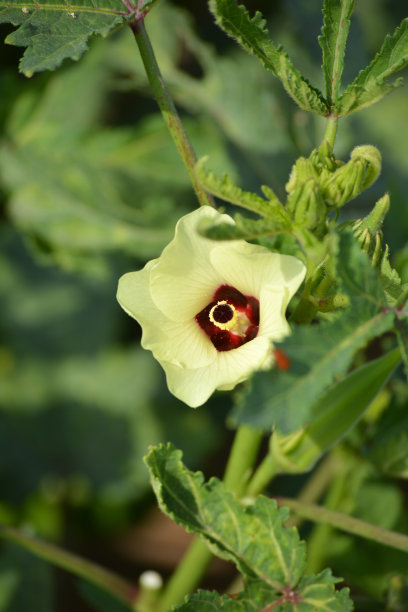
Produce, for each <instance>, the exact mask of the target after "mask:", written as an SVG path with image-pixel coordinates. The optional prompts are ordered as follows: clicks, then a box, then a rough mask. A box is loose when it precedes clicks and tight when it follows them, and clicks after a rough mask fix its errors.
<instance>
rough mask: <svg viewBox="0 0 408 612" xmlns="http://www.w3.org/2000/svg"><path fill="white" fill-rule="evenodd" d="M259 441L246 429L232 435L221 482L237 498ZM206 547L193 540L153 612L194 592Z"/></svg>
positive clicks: (162, 610) (205, 558)
mask: <svg viewBox="0 0 408 612" xmlns="http://www.w3.org/2000/svg"><path fill="white" fill-rule="evenodd" d="M261 440H262V433H261V432H259V431H257V430H255V429H252V428H251V427H249V426H247V425H243V426H242V427H240V428H239V429H238V431H237V433H236V435H235V439H234V442H233V445H232V448H231V452H230V456H229V459H228V462H227V467H226V470H225V475H224V479H223V482H224V484H225V486H226V487H227V488H228V490H229V491H231V492H232V493H234V494H235V495H236V496H237V497H240V496H241V495H242V494H243V493H244V490H245V485H246V483H247V481H248V478H249V475H250V474H251V471H252V468H253V465H254V463H255V461H256V457H257V454H258V450H259V445H260V443H261ZM212 557H213V555H212V553H211V552H210V550H209V549H208V547H207V545H206V544H205V543H204V542H203V541H202V540H199V539H198V538H194V540H193V542H192V544H191V546H190V548H189V549H188V551H187V553H186V554H185V556H184V557H183V559H182V561H181V563H180V564H179V565H178V567H177V568H176V570H175V572H174V574H173V575H172V576H171V578H170V580H169V581H168V583H167V585H166V587H165V589H164V592H163V595H162V596H161V598H160V600H159V604H158V606H157V608H156V610H155V612H167V610H169V609H170V608H171V607H172V606H174V605H175V604H177V603H179V602H180V601H182V600H183V597H184V596H185V595H186V594H187V593H190V592H191V591H193V590H194V588H195V587H196V586H197V585H198V584H199V582H200V580H201V578H202V577H203V575H204V573H205V572H206V570H207V567H208V565H209V563H210V561H211V560H212Z"/></svg>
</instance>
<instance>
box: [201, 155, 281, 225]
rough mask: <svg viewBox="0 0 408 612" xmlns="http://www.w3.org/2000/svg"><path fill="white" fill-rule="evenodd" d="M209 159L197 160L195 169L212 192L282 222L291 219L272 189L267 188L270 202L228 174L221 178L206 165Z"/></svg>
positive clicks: (202, 182) (223, 198)
mask: <svg viewBox="0 0 408 612" xmlns="http://www.w3.org/2000/svg"><path fill="white" fill-rule="evenodd" d="M207 160H208V157H203V158H201V159H200V160H199V161H198V162H197V164H196V166H195V170H194V171H195V174H196V176H197V178H198V180H199V182H200V183H201V185H202V186H203V187H204V188H205V189H207V190H208V191H209V192H210V193H212V194H213V195H215V196H217V197H218V198H221V199H222V200H225V201H226V202H231V204H236V205H237V206H241V207H242V208H246V209H247V210H252V212H255V213H257V214H258V215H262V216H263V217H269V218H272V219H275V220H278V221H281V222H288V221H289V217H288V215H287V213H286V211H285V209H284V207H283V205H282V204H281V202H280V201H279V199H278V198H277V197H276V195H275V194H274V193H273V191H272V189H269V188H265V191H266V193H267V194H268V195H267V197H268V198H269V202H268V201H267V200H265V199H264V198H261V197H260V196H259V195H257V194H256V193H252V192H250V191H243V190H242V189H241V188H240V187H238V185H236V184H235V183H234V182H233V181H232V179H230V178H229V176H228V175H227V174H224V176H223V177H222V178H219V177H217V176H215V174H213V173H212V172H210V171H209V170H207V168H206V167H205V165H206V162H207Z"/></svg>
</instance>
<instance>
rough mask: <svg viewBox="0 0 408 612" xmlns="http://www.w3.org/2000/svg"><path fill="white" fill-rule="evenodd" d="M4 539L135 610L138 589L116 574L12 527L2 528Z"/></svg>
mask: <svg viewBox="0 0 408 612" xmlns="http://www.w3.org/2000/svg"><path fill="white" fill-rule="evenodd" d="M0 536H1V537H3V538H6V539H7V540H10V541H11V542H15V543H16V544H18V545H19V546H22V547H23V548H25V549H26V550H28V551H30V552H32V553H33V554H35V555H36V556H37V557H39V558H41V559H44V560H45V561H49V562H51V563H53V564H54V565H56V566H57V567H60V568H62V569H64V570H67V571H69V572H71V573H72V574H74V575H75V576H78V577H80V578H84V579H85V580H87V581H88V582H92V583H93V584H96V585H97V586H98V587H100V588H101V589H102V590H103V591H106V592H108V593H110V594H111V595H113V596H114V597H115V598H116V599H118V600H119V601H121V602H122V603H124V604H126V605H127V606H129V610H131V609H132V606H133V602H134V600H135V597H136V594H137V593H136V591H137V589H136V587H135V586H134V585H132V584H131V583H130V582H127V581H126V580H124V579H123V578H121V577H120V576H117V575H116V574H114V573H113V572H110V571H108V570H106V569H104V568H102V567H100V566H99V565H97V564H96V563H93V562H91V561H87V560H86V559H83V558H81V557H79V556H78V555H74V554H73V553H70V552H67V551H66V550H63V549H61V548H59V547H58V546H55V545H53V544H48V543H47V542H42V541H41V540H38V539H37V538H33V537H32V536H28V535H26V534H25V533H22V532H21V531H18V530H17V529H13V528H12V527H5V526H1V527H0Z"/></svg>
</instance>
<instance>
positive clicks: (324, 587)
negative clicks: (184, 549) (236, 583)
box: [173, 570, 353, 612]
mask: <svg viewBox="0 0 408 612" xmlns="http://www.w3.org/2000/svg"><path fill="white" fill-rule="evenodd" d="M336 582H338V580H337V579H336V578H333V576H332V575H331V573H330V571H329V570H325V571H324V572H321V573H320V574H318V575H317V576H304V577H303V578H302V579H301V580H300V583H299V585H298V587H297V588H296V591H294V592H293V594H292V597H293V599H294V600H295V601H293V603H292V602H290V597H291V594H290V593H288V595H287V597H284V596H282V597H279V599H276V593H274V591H273V590H271V589H270V588H268V587H267V586H266V585H265V583H263V582H261V581H248V582H246V584H245V588H244V590H243V591H242V592H241V593H239V594H238V595H233V596H230V595H222V596H221V595H219V594H218V593H215V592H214V591H212V592H210V591H198V592H197V593H194V594H193V595H189V596H188V597H187V598H186V600H185V602H184V603H183V604H181V605H179V606H176V607H175V608H173V610H174V612H214V611H215V610H223V612H258V611H259V610H265V611H266V610H272V609H274V610H275V609H276V610H279V609H282V608H281V606H285V608H284V609H285V610H286V611H287V612H310V611H311V610H313V611H314V612H319V611H322V612H323V611H324V612H349V611H351V610H352V609H353V605H352V602H351V600H350V597H349V595H348V589H342V590H341V591H336V590H335V588H334V585H335V583H336Z"/></svg>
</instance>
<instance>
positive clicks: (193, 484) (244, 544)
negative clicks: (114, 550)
mask: <svg viewBox="0 0 408 612" xmlns="http://www.w3.org/2000/svg"><path fill="white" fill-rule="evenodd" d="M181 457H182V453H181V452H180V451H177V450H176V449H175V448H174V447H173V446H172V445H171V444H168V445H167V446H163V445H160V446H157V447H154V448H152V449H151V450H150V452H149V454H148V455H147V457H146V458H145V461H146V464H147V466H148V468H149V470H150V475H151V479H152V485H153V488H154V491H155V493H156V496H157V498H158V501H159V505H160V507H161V509H162V510H163V512H165V513H166V514H168V515H169V516H170V517H171V518H173V520H174V521H175V522H176V523H178V524H179V525H182V526H183V527H185V528H186V529H187V530H188V531H192V532H194V533H196V534H197V535H200V536H201V537H203V538H204V539H205V541H206V542H207V543H208V545H209V547H210V548H211V549H212V550H213V551H214V552H215V554H217V555H218V556H219V557H221V558H223V559H227V560H230V561H233V562H234V563H235V564H236V566H237V567H238V569H239V571H240V572H241V573H242V574H243V575H244V576H245V577H246V578H248V579H260V580H262V581H263V582H265V583H266V584H267V585H269V586H270V587H272V588H273V589H276V590H280V589H282V588H284V586H285V585H291V586H295V585H296V584H297V583H298V581H299V579H300V577H301V576H302V574H303V572H304V569H305V545H304V543H303V542H301V541H300V539H299V535H298V533H297V531H296V529H294V528H291V529H287V528H286V527H284V525H283V523H284V521H285V520H286V519H287V516H288V512H287V510H286V509H282V508H278V507H277V505H276V502H275V501H274V500H270V499H267V498H265V497H262V496H261V497H258V498H257V499H256V501H255V503H254V504H250V505H248V506H243V505H241V504H240V503H239V502H237V501H236V499H235V498H234V496H233V495H232V493H230V492H229V491H227V490H226V489H225V487H224V485H223V483H221V482H220V481H219V480H218V479H216V478H212V479H211V480H210V481H209V482H207V483H206V482H204V478H203V475H202V473H201V472H196V473H193V472H190V471H189V470H187V468H186V467H185V466H184V465H183V463H182V461H181Z"/></svg>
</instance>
